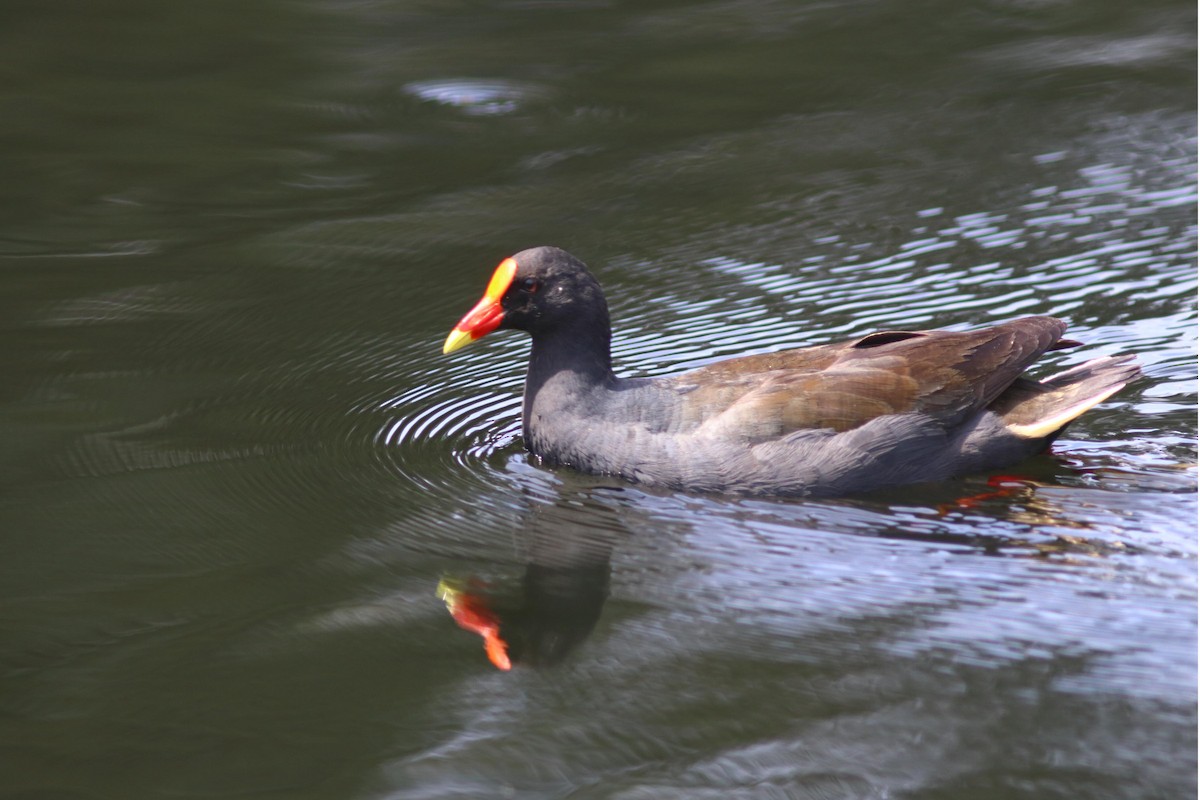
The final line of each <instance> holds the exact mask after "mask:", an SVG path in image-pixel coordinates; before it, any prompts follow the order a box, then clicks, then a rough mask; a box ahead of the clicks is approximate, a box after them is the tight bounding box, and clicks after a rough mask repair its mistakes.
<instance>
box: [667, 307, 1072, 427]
mask: <svg viewBox="0 0 1200 800" xmlns="http://www.w3.org/2000/svg"><path fill="white" fill-rule="evenodd" d="M1065 329H1066V326H1065V324H1064V323H1062V322H1060V321H1059V320H1056V319H1053V318H1050V317H1027V318H1025V319H1020V320H1015V321H1013V322H1010V323H1006V324H1004V325H998V326H996V327H994V328H987V329H985V330H980V331H969V332H962V333H959V332H951V331H884V332H881V333H874V334H870V335H868V336H865V337H862V338H860V339H856V340H854V341H850V342H844V343H840V344H834V345H823V346H819V347H811V348H805V349H801V350H785V351H782V352H779V353H770V354H766V355H757V356H748V357H745V358H735V359H730V360H727V361H721V362H717V363H715V364H711V365H709V366H706V367H701V368H700V369H698V370H693V371H692V372H689V373H686V374H684V375H680V376H677V377H675V378H672V379H671V381H672V383H673V385H674V388H675V389H676V391H678V392H680V394H681V403H682V409H681V412H682V413H681V419H680V420H679V422H680V424H681V426H682V427H683V428H684V429H687V430H691V429H698V430H699V431H700V432H704V433H709V434H711V435H714V436H737V437H741V438H749V439H752V440H764V439H769V438H773V437H778V436H782V435H785V434H787V433H791V432H793V431H798V430H804V429H810V428H825V429H832V430H835V431H846V430H851V429H853V428H856V427H858V426H860V425H862V424H864V423H866V422H868V421H870V420H872V419H874V418H876V417H878V416H882V415H886V414H903V413H908V412H920V413H924V414H928V415H930V416H932V417H934V418H936V419H940V420H943V421H944V423H945V424H947V425H950V424H954V423H955V422H956V421H958V420H961V419H962V418H963V417H964V416H965V415H968V414H970V413H973V412H975V411H978V410H979V409H982V408H984V407H986V406H987V405H988V404H990V403H991V402H992V401H993V400H995V399H996V398H997V397H999V396H1000V394H1001V393H1002V392H1003V391H1004V390H1005V389H1006V388H1007V387H1008V386H1009V385H1010V384H1011V383H1012V382H1013V381H1014V380H1016V379H1017V378H1018V377H1019V376H1020V374H1021V373H1022V372H1024V371H1025V369H1026V368H1027V367H1028V366H1029V365H1030V364H1031V363H1032V362H1033V361H1034V360H1036V359H1037V358H1038V356H1040V355H1041V354H1042V353H1044V352H1045V351H1046V350H1048V349H1050V348H1051V347H1053V346H1054V345H1055V343H1056V342H1058V341H1059V339H1060V337H1061V336H1062V333H1063V331H1065Z"/></svg>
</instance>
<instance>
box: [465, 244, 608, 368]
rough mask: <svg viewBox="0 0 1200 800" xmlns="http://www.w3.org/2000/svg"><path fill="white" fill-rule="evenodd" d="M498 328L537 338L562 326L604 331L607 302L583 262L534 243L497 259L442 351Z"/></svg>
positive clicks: (596, 332) (604, 332) (594, 331)
mask: <svg viewBox="0 0 1200 800" xmlns="http://www.w3.org/2000/svg"><path fill="white" fill-rule="evenodd" d="M497 329H511V330H521V331H528V332H529V333H530V334H532V335H533V336H534V337H535V338H537V337H541V336H543V335H550V334H554V333H557V332H560V331H563V332H566V331H575V332H587V333H589V334H593V335H596V334H598V335H601V336H603V338H605V339H607V336H608V304H607V303H606V302H605V300H604V293H603V292H602V291H601V290H600V284H599V283H597V282H596V279H595V278H594V277H592V273H590V272H588V268H587V267H586V266H584V264H583V262H582V261H580V260H579V259H577V258H575V256H573V255H571V254H570V253H568V252H567V251H566V250H560V249H559V248H557V247H533V248H530V249H529V250H522V251H521V252H519V253H517V254H516V255H514V256H511V257H510V258H506V259H504V260H503V261H502V262H500V266H498V267H496V271H495V272H494V273H493V274H492V279H491V282H490V283H489V284H488V287H487V291H486V292H485V293H484V295H483V299H482V300H480V301H479V302H478V303H477V304H476V306H475V307H474V308H473V309H471V311H470V312H468V313H467V315H466V316H465V317H463V318H462V320H461V321H460V322H459V323H458V325H457V326H456V327H455V328H454V330H453V331H451V332H450V336H449V337H447V339H446V345H445V347H444V348H443V350H442V352H444V353H449V352H452V351H454V350H457V349H458V348H460V347H463V346H464V345H466V344H469V343H470V342H473V341H475V340H476V339H480V338H482V337H483V336H486V335H487V334H488V333H491V332H492V331H494V330H497Z"/></svg>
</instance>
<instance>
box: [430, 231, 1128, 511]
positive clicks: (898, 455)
mask: <svg viewBox="0 0 1200 800" xmlns="http://www.w3.org/2000/svg"><path fill="white" fill-rule="evenodd" d="M1066 327H1067V326H1066V324H1065V323H1064V322H1062V321H1061V320H1058V319H1055V318H1053V317H1045V316H1034V317H1024V318H1021V319H1015V320H1012V321H1011V322H1005V323H1002V324H1000V325H995V326H993V327H989V328H982V329H980V330H974V331H962V332H960V331H944V330H928V331H900V330H888V331H880V332H876V333H870V334H867V335H866V336H860V337H858V338H856V339H852V340H850V341H846V342H840V343H836V344H823V345H817V346H815V347H806V348H800V349H794V350H784V351H781V352H777V353H767V354H762V355H749V356H741V357H735V358H729V359H725V360H722V361H717V362H715V363H712V364H709V365H707V366H703V367H700V368H698V369H693V370H691V371H689V372H684V373H681V374H677V375H668V376H664V377H654V378H620V377H617V375H616V374H615V373H614V372H613V365H612V356H611V351H610V340H611V327H610V321H609V314H608V304H607V301H606V300H605V297H604V293H603V291H601V288H600V284H599V283H598V282H597V281H596V278H595V277H594V276H593V275H592V273H591V272H590V271H589V270H588V268H587V267H586V266H585V265H584V264H583V262H581V261H580V260H579V259H577V258H575V257H574V256H572V255H571V254H570V253H567V252H566V251H564V250H561V249H559V248H557V247H534V248H531V249H528V250H523V251H521V252H519V253H517V254H516V255H514V256H511V257H509V258H506V259H504V260H503V261H501V262H500V265H499V266H498V267H497V268H496V269H495V271H494V272H493V274H492V277H491V280H490V282H489V283H488V285H487V289H486V291H485V292H484V296H483V298H482V299H481V300H480V301H479V302H478V303H477V304H476V305H475V307H474V308H472V309H471V310H470V311H469V312H468V313H467V314H466V316H464V317H463V318H462V320H461V321H460V322H459V323H458V324H457V325H456V326H455V327H454V329H453V330H452V331H451V332H450V335H449V336H448V337H447V338H446V343H445V345H444V347H443V352H444V353H451V352H453V351H455V350H458V349H459V348H461V347H463V346H465V345H467V344H469V343H470V342H473V341H475V340H477V339H480V338H481V337H483V336H485V335H487V334H489V333H491V332H492V331H495V330H503V329H513V330H521V331H525V332H527V333H528V334H529V335H530V337H531V338H532V349H531V351H530V356H529V370H528V373H527V375H526V378H525V397H524V404H523V407H522V430H523V437H524V443H525V447H526V448H527V449H528V450H529V452H531V453H533V454H534V455H535V456H537V457H538V458H539V459H540V460H541V461H542V462H543V463H546V464H551V465H565V466H569V467H572V468H574V469H577V470H580V471H583V472H588V473H596V474H603V475H614V476H619V477H621V478H624V479H627V480H630V481H634V482H638V483H643V484H651V485H657V486H664V487H670V488H675V489H683V490H689V491H701V492H728V493H736V494H751V495H841V494H848V493H854V492H861V491H867V490H872V489H877V488H881V487H886V486H895V485H901V484H909V483H917V482H924V481H937V480H944V479H948V478H951V477H955V476H960V475H965V474H969V473H974V472H983V471H987V470H993V469H998V468H1001V467H1007V466H1011V465H1013V464H1015V463H1017V462H1019V461H1021V460H1023V459H1025V458H1027V457H1029V456H1032V455H1034V454H1037V453H1040V452H1043V451H1045V450H1046V449H1047V448H1048V447H1049V446H1050V444H1051V442H1053V441H1054V440H1055V438H1056V437H1057V436H1058V435H1059V434H1061V433H1062V431H1063V429H1064V428H1065V427H1066V426H1067V424H1068V423H1070V422H1071V421H1072V420H1073V419H1075V418H1076V417H1078V416H1079V415H1080V414H1082V413H1084V412H1085V411H1087V410H1088V409H1089V408H1091V407H1093V406H1095V405H1096V404H1097V403H1100V402H1103V401H1104V400H1105V399H1107V398H1108V397H1110V396H1111V395H1112V394H1114V393H1115V392H1117V391H1118V390H1120V389H1121V388H1122V387H1124V386H1125V385H1126V384H1127V383H1129V382H1130V381H1131V380H1133V379H1134V378H1135V377H1136V376H1137V375H1138V374H1139V369H1138V366H1137V364H1136V363H1134V360H1133V357H1132V356H1101V357H1099V358H1095V359H1092V360H1090V361H1087V362H1085V363H1082V364H1079V365H1078V366H1075V367H1072V368H1070V369H1067V370H1065V371H1063V372H1059V373H1058V374H1056V375H1053V376H1051V377H1048V378H1045V379H1043V380H1040V381H1038V380H1034V379H1032V378H1029V377H1026V376H1025V375H1024V372H1025V370H1026V369H1027V368H1028V367H1029V366H1030V365H1032V364H1033V363H1034V362H1035V361H1037V359H1038V358H1040V357H1041V356H1042V355H1043V354H1044V353H1046V352H1048V351H1051V350H1058V349H1062V348H1066V347H1075V346H1078V345H1079V344H1080V343H1079V342H1076V341H1072V340H1069V339H1064V338H1062V337H1063V334H1064V333H1065V332H1066Z"/></svg>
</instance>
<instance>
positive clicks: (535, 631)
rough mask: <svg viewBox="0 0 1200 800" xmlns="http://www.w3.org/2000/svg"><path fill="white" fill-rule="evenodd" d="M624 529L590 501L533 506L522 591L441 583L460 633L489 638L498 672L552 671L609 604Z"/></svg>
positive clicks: (471, 580) (460, 581)
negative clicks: (521, 668)
mask: <svg viewBox="0 0 1200 800" xmlns="http://www.w3.org/2000/svg"><path fill="white" fill-rule="evenodd" d="M622 530H623V528H622V527H621V524H620V522H619V521H618V520H617V518H616V510H615V509H613V508H612V507H610V506H608V505H607V504H605V503H602V502H599V501H597V500H596V499H594V498H591V497H588V496H586V495H570V496H566V495H564V496H560V497H559V499H558V501H557V502H556V503H555V504H554V505H549V506H535V507H534V508H533V509H532V511H531V515H530V519H529V524H528V525H527V526H526V528H525V532H524V533H523V535H522V538H523V544H524V545H525V547H526V549H527V554H526V564H525V572H524V575H522V577H521V580H520V583H519V585H518V586H515V587H510V588H505V587H502V586H501V587H497V586H495V585H488V584H487V583H485V582H484V581H481V580H479V579H478V578H476V577H473V576H468V577H457V576H447V577H443V578H442V579H441V581H440V582H439V583H438V588H437V593H438V597H440V598H441V599H442V600H443V601H444V602H445V603H446V608H447V610H448V611H449V612H450V616H451V617H453V618H454V621H455V622H457V623H458V625H459V627H461V628H464V629H465V630H468V631H471V632H472V633H476V634H479V635H480V636H481V637H483V644H484V651H485V652H486V653H487V657H488V660H489V661H491V662H492V664H493V665H495V666H496V667H497V668H498V669H502V670H509V669H511V668H512V666H513V665H514V664H526V665H529V666H539V667H544V666H550V665H553V664H556V663H558V662H559V661H561V660H562V659H563V658H565V657H566V656H567V654H568V653H570V652H571V651H572V650H574V649H575V648H576V647H577V646H579V644H580V643H582V642H583V641H584V640H585V639H586V638H587V637H588V635H589V634H591V632H592V629H593V628H594V627H595V626H596V621H597V620H598V619H599V618H600V611H601V609H602V608H603V606H604V602H605V600H607V599H608V584H609V575H610V573H611V564H610V559H611V557H612V547H613V544H614V542H615V540H616V538H617V536H618V535H620V533H621V531H622Z"/></svg>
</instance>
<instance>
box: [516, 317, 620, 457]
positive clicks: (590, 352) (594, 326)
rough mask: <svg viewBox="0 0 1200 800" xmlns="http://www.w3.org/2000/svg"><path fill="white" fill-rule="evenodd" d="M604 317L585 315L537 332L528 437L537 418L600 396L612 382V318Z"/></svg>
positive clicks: (529, 378)
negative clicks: (575, 321)
mask: <svg viewBox="0 0 1200 800" xmlns="http://www.w3.org/2000/svg"><path fill="white" fill-rule="evenodd" d="M600 322H601V321H599V320H592V321H591V322H590V323H587V322H585V321H583V320H581V321H580V324H577V325H573V326H571V327H570V328H560V329H557V330H555V331H554V332H553V333H552V334H548V335H542V336H538V335H534V336H533V346H532V349H531V351H530V354H529V372H528V374H527V375H526V377H525V403H524V413H523V417H524V423H525V434H526V438H527V439H528V437H529V434H530V430H531V426H536V425H537V424H538V421H539V419H545V418H546V417H548V416H552V415H559V414H563V413H571V412H572V411H573V410H580V409H581V406H584V405H591V404H594V403H597V402H601V400H600V397H601V395H602V390H603V389H604V388H606V387H609V386H611V385H612V383H613V381H614V380H615V378H614V376H613V370H612V355H611V351H610V346H609V344H610V335H611V334H610V330H609V325H608V320H607V319H604V320H602V324H599V323H600ZM594 410H595V409H593V411H594Z"/></svg>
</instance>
